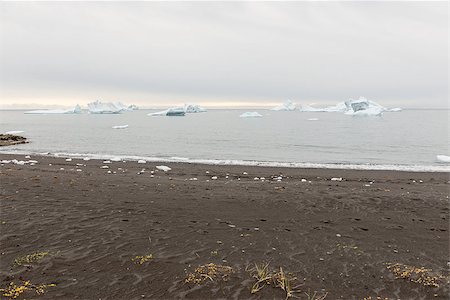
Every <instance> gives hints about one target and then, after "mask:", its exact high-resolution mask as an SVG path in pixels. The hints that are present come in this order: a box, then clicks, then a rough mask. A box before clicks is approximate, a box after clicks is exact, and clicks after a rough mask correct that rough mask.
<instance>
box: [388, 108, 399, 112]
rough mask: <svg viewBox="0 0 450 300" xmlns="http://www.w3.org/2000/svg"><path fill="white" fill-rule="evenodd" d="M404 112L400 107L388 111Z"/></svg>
mask: <svg viewBox="0 0 450 300" xmlns="http://www.w3.org/2000/svg"><path fill="white" fill-rule="evenodd" d="M402 110H403V109H401V108H400V107H394V108H389V109H388V110H386V111H388V112H399V111H402Z"/></svg>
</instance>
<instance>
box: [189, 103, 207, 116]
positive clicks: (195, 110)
mask: <svg viewBox="0 0 450 300" xmlns="http://www.w3.org/2000/svg"><path fill="white" fill-rule="evenodd" d="M184 112H185V113H188V114H189V113H200V112H206V109H204V108H203V107H200V106H199V105H197V104H191V103H185V104H184Z"/></svg>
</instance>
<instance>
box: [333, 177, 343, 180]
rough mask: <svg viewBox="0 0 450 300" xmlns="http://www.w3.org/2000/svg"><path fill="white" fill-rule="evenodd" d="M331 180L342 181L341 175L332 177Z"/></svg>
mask: <svg viewBox="0 0 450 300" xmlns="http://www.w3.org/2000/svg"><path fill="white" fill-rule="evenodd" d="M331 181H342V177H333V178H331Z"/></svg>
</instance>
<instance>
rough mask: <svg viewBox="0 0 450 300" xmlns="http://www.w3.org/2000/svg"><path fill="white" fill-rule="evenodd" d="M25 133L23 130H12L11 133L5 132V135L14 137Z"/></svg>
mask: <svg viewBox="0 0 450 300" xmlns="http://www.w3.org/2000/svg"><path fill="white" fill-rule="evenodd" d="M24 132H25V131H23V130H11V131H7V132H5V134H12V135H14V134H19V133H24Z"/></svg>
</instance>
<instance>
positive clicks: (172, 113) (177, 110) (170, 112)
mask: <svg viewBox="0 0 450 300" xmlns="http://www.w3.org/2000/svg"><path fill="white" fill-rule="evenodd" d="M185 114H186V112H185V111H184V107H173V108H169V109H166V110H163V111H158V112H154V113H149V114H147V116H153V117H163V116H168V117H182V116H184V115H185Z"/></svg>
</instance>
